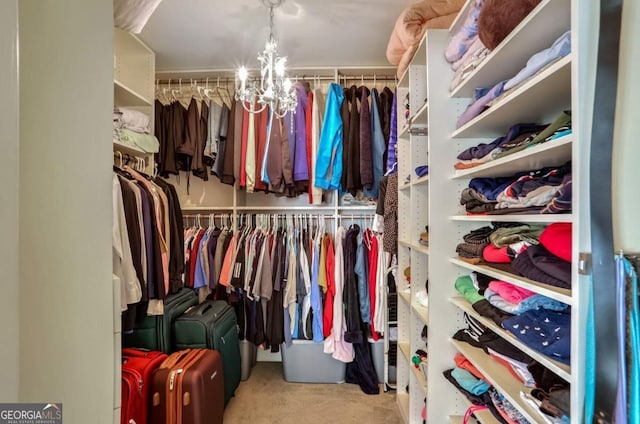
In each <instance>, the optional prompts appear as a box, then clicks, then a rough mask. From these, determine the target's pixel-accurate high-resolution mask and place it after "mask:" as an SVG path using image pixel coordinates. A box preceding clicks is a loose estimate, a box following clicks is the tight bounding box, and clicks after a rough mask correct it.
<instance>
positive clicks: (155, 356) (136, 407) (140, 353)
mask: <svg viewBox="0 0 640 424" xmlns="http://www.w3.org/2000/svg"><path fill="white" fill-rule="evenodd" d="M165 359H167V355H165V354H164V353H162V352H155V351H144V350H138V349H123V350H122V403H121V404H122V409H121V413H120V423H121V424H130V423H132V422H135V423H136V424H147V423H148V422H149V421H148V420H149V408H150V406H151V398H150V393H151V382H152V381H153V373H154V372H155V370H156V369H157V368H158V367H159V366H160V364H162V363H163V362H164V360H165Z"/></svg>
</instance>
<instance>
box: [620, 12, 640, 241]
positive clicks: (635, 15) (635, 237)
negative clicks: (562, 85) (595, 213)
mask: <svg viewBox="0 0 640 424" xmlns="http://www.w3.org/2000/svg"><path fill="white" fill-rule="evenodd" d="M638 21H640V3H639V2H637V1H632V0H630V1H626V2H624V9H623V17H622V34H621V39H622V40H621V43H620V65H619V66H620V72H619V76H618V78H619V79H618V103H617V105H616V108H617V110H616V127H615V137H614V143H615V144H614V146H615V147H614V152H613V154H614V158H613V161H614V166H613V191H614V192H613V213H614V223H613V224H614V243H615V247H616V249H624V250H625V251H626V252H630V253H640V225H639V224H638V207H639V206H640V200H638V194H639V193H640V190H639V188H638V184H639V183H640V143H639V142H638V137H639V134H640V119H638V109H639V108H640V98H639V97H638V95H640V80H639V79H638V77H637V75H638V69H639V68H640V48H638V40H639V39H640V26H638V25H637V22H638Z"/></svg>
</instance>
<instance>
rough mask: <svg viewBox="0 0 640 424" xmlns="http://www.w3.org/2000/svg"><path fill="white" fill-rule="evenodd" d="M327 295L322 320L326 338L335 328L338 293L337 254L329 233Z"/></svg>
mask: <svg viewBox="0 0 640 424" xmlns="http://www.w3.org/2000/svg"><path fill="white" fill-rule="evenodd" d="M327 239H328V242H327V268H326V273H327V297H326V299H325V303H324V311H323V312H324V315H323V320H322V326H323V330H324V337H325V339H326V338H327V337H329V335H331V329H332V328H333V302H334V297H335V295H336V284H335V273H334V270H335V254H334V251H333V241H332V240H331V237H330V236H328V235H327Z"/></svg>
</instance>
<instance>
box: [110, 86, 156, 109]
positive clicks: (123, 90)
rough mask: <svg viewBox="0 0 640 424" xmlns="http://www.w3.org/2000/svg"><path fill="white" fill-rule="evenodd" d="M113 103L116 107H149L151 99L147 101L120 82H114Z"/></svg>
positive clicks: (151, 102)
mask: <svg viewBox="0 0 640 424" xmlns="http://www.w3.org/2000/svg"><path fill="white" fill-rule="evenodd" d="M113 103H114V105H116V106H151V105H152V104H153V99H151V100H150V99H147V98H145V97H144V96H143V95H142V94H140V93H138V92H136V91H135V90H133V89H131V88H129V87H127V86H126V85H125V84H123V83H121V82H120V81H118V80H114V81H113Z"/></svg>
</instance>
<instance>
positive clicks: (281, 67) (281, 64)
mask: <svg viewBox="0 0 640 424" xmlns="http://www.w3.org/2000/svg"><path fill="white" fill-rule="evenodd" d="M286 63H287V58H286V57H281V58H280V59H278V60H277V62H276V74H277V75H278V76H279V77H282V76H284V71H285V65H286Z"/></svg>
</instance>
